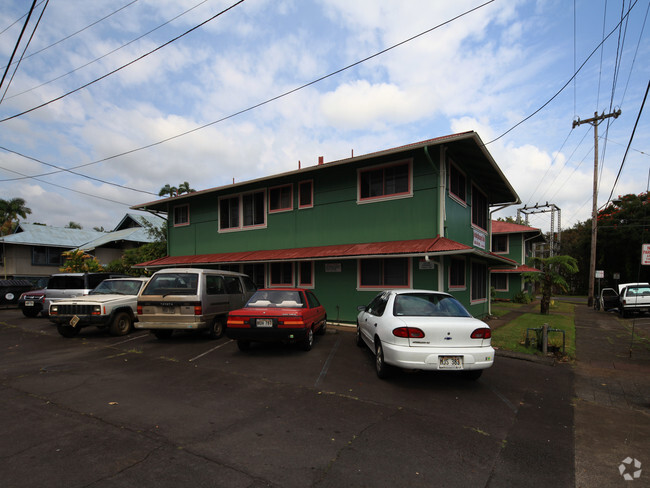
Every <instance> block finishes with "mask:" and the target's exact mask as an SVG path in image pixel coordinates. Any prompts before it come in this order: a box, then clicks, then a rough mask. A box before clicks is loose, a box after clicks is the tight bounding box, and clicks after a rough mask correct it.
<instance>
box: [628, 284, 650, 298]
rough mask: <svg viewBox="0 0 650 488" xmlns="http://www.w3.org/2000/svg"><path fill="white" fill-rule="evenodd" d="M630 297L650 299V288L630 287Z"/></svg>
mask: <svg viewBox="0 0 650 488" xmlns="http://www.w3.org/2000/svg"><path fill="white" fill-rule="evenodd" d="M626 296H628V297H650V286H630V287H629V288H628V289H627V293H626Z"/></svg>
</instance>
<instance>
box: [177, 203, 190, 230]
mask: <svg viewBox="0 0 650 488" xmlns="http://www.w3.org/2000/svg"><path fill="white" fill-rule="evenodd" d="M189 223H190V206H189V205H179V206H177V207H174V226H177V225H188V224H189Z"/></svg>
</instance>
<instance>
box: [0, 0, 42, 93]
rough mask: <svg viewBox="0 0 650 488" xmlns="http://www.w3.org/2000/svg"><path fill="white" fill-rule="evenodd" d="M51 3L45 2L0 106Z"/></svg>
mask: <svg viewBox="0 0 650 488" xmlns="http://www.w3.org/2000/svg"><path fill="white" fill-rule="evenodd" d="M49 3H50V0H47V2H45V6H44V7H43V10H41V15H39V16H38V20H37V21H36V25H35V26H34V28H33V29H32V34H31V35H30V36H29V39H28V40H27V44H26V45H25V49H23V53H22V54H21V55H20V59H19V60H18V61H17V63H16V68H15V69H14V72H13V73H12V74H11V78H9V82H8V83H7V86H6V87H5V91H4V92H3V93H2V98H0V104H1V103H2V101H3V100H4V99H5V95H6V94H7V90H8V89H9V87H10V86H11V82H12V81H13V80H14V76H16V72H18V67H19V66H20V62H21V61H22V60H23V57H24V56H25V52H26V51H27V48H28V47H29V45H30V43H31V42H32V39H34V34H36V29H38V26H39V24H40V23H41V19H42V18H43V14H44V13H45V9H46V8H47V6H48V4H49ZM8 68H9V67H8V66H7V69H8Z"/></svg>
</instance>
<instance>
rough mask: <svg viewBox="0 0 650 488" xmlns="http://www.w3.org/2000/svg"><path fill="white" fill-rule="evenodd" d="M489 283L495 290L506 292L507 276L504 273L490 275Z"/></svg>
mask: <svg viewBox="0 0 650 488" xmlns="http://www.w3.org/2000/svg"><path fill="white" fill-rule="evenodd" d="M490 281H491V282H490V284H491V285H492V288H494V289H495V290H499V291H508V275H507V274H506V273H492V277H491V278H490Z"/></svg>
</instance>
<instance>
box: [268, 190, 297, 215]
mask: <svg viewBox="0 0 650 488" xmlns="http://www.w3.org/2000/svg"><path fill="white" fill-rule="evenodd" d="M292 209H293V187H292V186H291V185H284V186H277V187H275V188H271V189H270V190H269V212H282V211H286V210H292Z"/></svg>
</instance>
